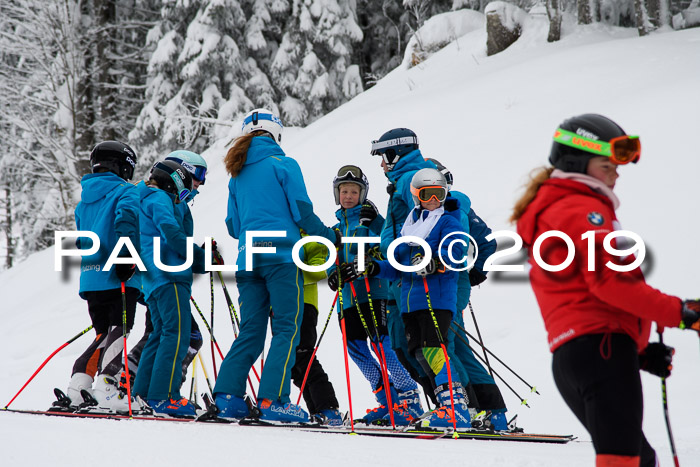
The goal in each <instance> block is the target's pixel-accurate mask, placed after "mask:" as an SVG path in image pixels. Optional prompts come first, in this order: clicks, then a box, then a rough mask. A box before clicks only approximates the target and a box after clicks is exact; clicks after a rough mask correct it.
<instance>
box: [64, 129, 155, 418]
mask: <svg viewBox="0 0 700 467" xmlns="http://www.w3.org/2000/svg"><path fill="white" fill-rule="evenodd" d="M90 165H91V166H92V172H93V173H91V174H88V175H85V176H84V177H83V178H82V180H81V181H80V184H81V186H82V194H81V200H80V203H78V206H77V207H76V208H75V223H76V226H77V229H78V230H87V231H91V232H94V233H95V234H97V235H98V236H99V238H100V241H101V244H100V249H99V250H98V251H97V252H96V253H94V254H92V255H90V256H83V257H82V258H81V269H80V296H81V297H82V298H83V299H84V300H86V301H87V304H88V310H89V312H90V319H91V321H92V325H93V327H94V329H95V333H96V334H97V337H96V339H95V340H94V341H93V342H92V343H91V344H90V346H89V347H88V348H87V349H86V350H85V352H83V354H82V355H81V356H80V357H78V359H77V360H76V361H75V364H74V366H73V373H72V377H71V381H70V383H69V385H68V391H67V396H68V399H63V400H59V401H57V402H56V403H55V405H56V406H62V408H64V409H65V410H70V409H71V408H72V409H75V408H77V407H78V406H79V405H80V404H82V403H83V402H85V401H84V400H83V394H82V393H81V391H83V390H87V391H88V392H89V393H91V395H92V396H94V399H95V400H96V401H97V407H95V408H94V409H95V410H100V411H105V412H112V413H114V412H120V413H128V411H129V401H128V398H127V397H125V394H123V393H121V392H120V391H119V390H118V383H117V380H116V376H117V374H118V373H119V369H120V367H121V363H122V354H123V351H124V347H123V345H124V344H123V339H122V336H123V332H124V330H123V329H122V324H123V312H124V308H123V305H122V289H121V286H123V285H125V286H126V287H125V297H126V315H127V316H126V321H127V323H126V325H127V329H126V332H127V333H128V332H129V330H130V329H131V327H132V326H133V324H134V314H135V312H136V301H137V299H138V298H139V296H140V294H141V277H140V274H138V273H137V274H134V272H135V265H133V264H116V265H114V266H113V267H112V268H111V270H110V271H105V270H104V265H105V263H106V262H107V259H108V258H109V254H110V252H111V251H112V250H114V248H115V246H116V244H117V241H118V239H119V238H121V237H126V238H128V239H129V240H130V241H131V243H132V245H134V247H135V248H136V249H137V251H138V250H139V248H140V247H139V239H140V238H139V211H138V195H137V191H136V189H135V187H134V186H133V185H132V184H131V183H129V182H128V180H131V178H132V176H133V174H134V168H135V166H136V154H135V153H134V151H133V150H132V149H131V148H130V147H129V146H128V145H126V144H124V143H121V142H119V141H104V142H101V143H99V144H97V145H96V146H95V147H94V149H93V150H92V152H91V153H90ZM77 243H78V248H80V249H87V248H89V247H91V246H92V245H91V244H90V243H91V242H86V241H85V240H80V239H79V240H78V242H77ZM119 255H120V256H130V255H129V254H128V250H127V249H126V248H124V249H123V250H122V251H121V252H120V253H119ZM96 374H97V377H96V378H95V389H94V390H92V389H91V387H92V382H93V377H95V375H96Z"/></svg>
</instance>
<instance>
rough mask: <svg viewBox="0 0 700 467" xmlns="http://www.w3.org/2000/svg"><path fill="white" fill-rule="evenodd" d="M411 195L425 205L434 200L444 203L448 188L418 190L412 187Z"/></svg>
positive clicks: (433, 187) (434, 187)
mask: <svg viewBox="0 0 700 467" xmlns="http://www.w3.org/2000/svg"><path fill="white" fill-rule="evenodd" d="M411 193H413V194H414V195H416V196H417V197H418V199H419V200H421V201H423V202H424V203H427V202H428V201H430V200H431V199H432V198H435V199H436V200H437V201H438V202H440V203H442V202H443V201H445V198H446V197H447V188H445V187H442V186H424V187H421V188H418V189H416V188H413V187H411Z"/></svg>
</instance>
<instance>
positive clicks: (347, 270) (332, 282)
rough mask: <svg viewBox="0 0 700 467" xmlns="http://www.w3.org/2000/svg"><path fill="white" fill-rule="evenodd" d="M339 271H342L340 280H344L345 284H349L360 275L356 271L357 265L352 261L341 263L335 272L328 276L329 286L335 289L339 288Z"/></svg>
mask: <svg viewBox="0 0 700 467" xmlns="http://www.w3.org/2000/svg"><path fill="white" fill-rule="evenodd" d="M338 271H340V280H341V281H342V283H343V285H345V284H347V283H348V282H352V281H354V280H355V279H357V278H358V277H359V275H358V274H357V273H356V272H355V267H354V266H353V264H352V263H340V267H339V268H337V269H336V270H335V271H333V273H332V274H331V275H330V276H329V277H328V287H330V288H331V290H333V291H336V290H338Z"/></svg>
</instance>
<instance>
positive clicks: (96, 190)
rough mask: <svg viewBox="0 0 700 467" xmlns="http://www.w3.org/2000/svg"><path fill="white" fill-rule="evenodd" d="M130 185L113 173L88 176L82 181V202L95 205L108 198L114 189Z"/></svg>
mask: <svg viewBox="0 0 700 467" xmlns="http://www.w3.org/2000/svg"><path fill="white" fill-rule="evenodd" d="M128 184H129V182H127V181H126V180H124V179H123V178H121V177H119V176H117V175H115V174H113V173H112V172H102V173H96V174H87V175H85V176H84V177H83V178H82V179H81V180H80V185H81V186H82V188H83V191H82V193H81V194H80V200H81V202H83V203H95V202H97V201H99V200H101V199H103V198H104V197H105V196H107V194H109V193H110V192H111V191H112V190H113V189H114V188H116V187H118V186H120V185H128Z"/></svg>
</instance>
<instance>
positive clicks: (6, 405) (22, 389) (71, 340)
mask: <svg viewBox="0 0 700 467" xmlns="http://www.w3.org/2000/svg"><path fill="white" fill-rule="evenodd" d="M91 329H92V325H90V326H88V327H87V328H86V329H85V330H84V331H80V332H79V333H78V334H76V335H75V336H73V337H72V338H71V339H69V340H68V341H66V342H65V343H64V344H63V345H61V346H60V347H59V348H57V349H56V350H54V351H53V353H52V354H51V355H49V357H48V358H47V359H46V360H44V362H43V363H42V364H41V365H39V368H37V370H36V371H35V372H34V374H32V376H31V377H30V378H29V379H28V380H27V382H26V383H24V386H22V388H21V389H20V390H19V391H17V394H15V397H13V398H12V399H11V400H10V402H8V403H7V404H5V409H7V408H8V407H9V406H10V404H12V402H14V400H15V399H17V396H19V395H20V393H21V392H22V391H24V388H26V387H27V385H28V384H29V383H31V381H32V380H33V379H34V377H35V376H36V375H37V374H39V372H40V371H41V369H42V368H44V366H45V365H46V364H47V363H48V362H49V360H51V359H52V358H53V357H54V355H56V354H57V353H58V352H60V351H61V350H63V348H64V347H67V346H68V345H69V344H72V343H73V342H74V341H76V340H77V339H78V338H79V337H80V336H82V335H83V334H86V333H88V332H89V331H90V330H91Z"/></svg>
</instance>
